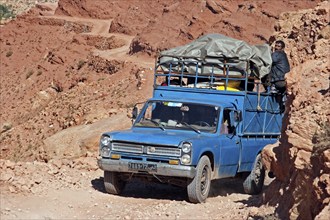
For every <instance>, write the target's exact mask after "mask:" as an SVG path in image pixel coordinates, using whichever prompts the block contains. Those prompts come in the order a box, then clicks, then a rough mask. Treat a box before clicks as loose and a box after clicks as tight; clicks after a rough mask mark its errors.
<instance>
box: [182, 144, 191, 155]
mask: <svg viewBox="0 0 330 220" xmlns="http://www.w3.org/2000/svg"><path fill="white" fill-rule="evenodd" d="M191 147H192V144H191V143H189V142H184V143H182V146H181V149H182V152H183V153H185V154H186V153H189V152H190V151H191Z"/></svg>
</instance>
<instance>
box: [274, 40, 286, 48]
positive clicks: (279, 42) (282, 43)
mask: <svg viewBox="0 0 330 220" xmlns="http://www.w3.org/2000/svg"><path fill="white" fill-rule="evenodd" d="M275 44H280V45H281V47H282V49H284V48H285V43H284V42H283V41H281V40H277V41H275Z"/></svg>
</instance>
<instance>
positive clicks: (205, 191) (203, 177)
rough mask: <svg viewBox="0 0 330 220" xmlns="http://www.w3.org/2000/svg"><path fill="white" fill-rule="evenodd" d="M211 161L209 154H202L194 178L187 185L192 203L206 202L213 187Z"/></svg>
mask: <svg viewBox="0 0 330 220" xmlns="http://www.w3.org/2000/svg"><path fill="white" fill-rule="evenodd" d="M211 172H212V168H211V163H210V159H209V158H208V157H207V156H205V155H204V156H202V157H201V159H200V160H199V162H198V165H197V168H196V175H195V177H194V179H193V180H192V181H191V182H190V183H189V184H188V186H187V193H188V198H189V201H190V202H192V203H202V202H205V200H206V198H207V197H208V195H209V192H210V188H211Z"/></svg>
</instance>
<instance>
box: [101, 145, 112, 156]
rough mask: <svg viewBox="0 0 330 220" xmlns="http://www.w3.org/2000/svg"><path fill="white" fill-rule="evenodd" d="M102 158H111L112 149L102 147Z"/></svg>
mask: <svg viewBox="0 0 330 220" xmlns="http://www.w3.org/2000/svg"><path fill="white" fill-rule="evenodd" d="M101 157H110V148H109V147H102V149H101Z"/></svg>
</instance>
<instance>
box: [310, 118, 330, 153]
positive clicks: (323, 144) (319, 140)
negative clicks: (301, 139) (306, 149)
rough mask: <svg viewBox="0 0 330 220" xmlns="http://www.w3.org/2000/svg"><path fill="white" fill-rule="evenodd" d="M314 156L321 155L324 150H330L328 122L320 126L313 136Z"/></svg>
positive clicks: (329, 127)
mask: <svg viewBox="0 0 330 220" xmlns="http://www.w3.org/2000/svg"><path fill="white" fill-rule="evenodd" d="M313 142H314V143H315V145H314V148H315V150H314V153H313V155H314V156H317V155H321V154H322V153H323V152H324V151H325V150H327V149H330V126H329V122H325V123H323V124H322V125H321V130H320V132H317V133H315V134H314V137H313Z"/></svg>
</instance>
